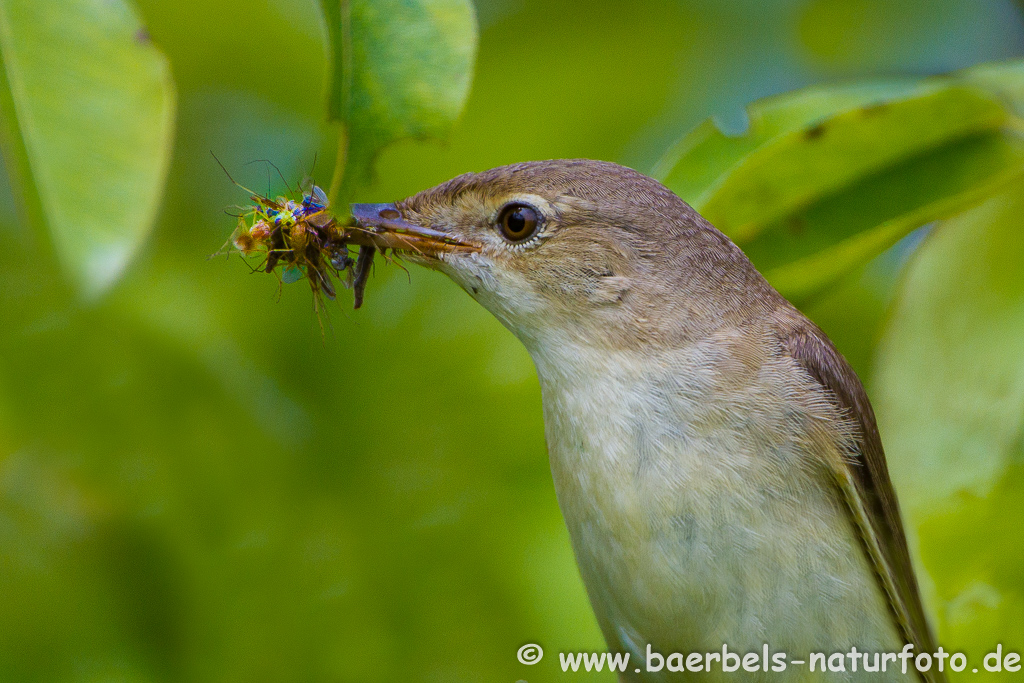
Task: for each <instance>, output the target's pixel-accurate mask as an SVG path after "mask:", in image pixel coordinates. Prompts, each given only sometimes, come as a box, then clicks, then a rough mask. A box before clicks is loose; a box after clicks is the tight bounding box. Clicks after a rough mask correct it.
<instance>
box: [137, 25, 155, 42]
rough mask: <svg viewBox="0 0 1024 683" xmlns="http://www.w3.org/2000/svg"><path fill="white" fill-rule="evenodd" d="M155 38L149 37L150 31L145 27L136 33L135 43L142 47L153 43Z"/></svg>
mask: <svg viewBox="0 0 1024 683" xmlns="http://www.w3.org/2000/svg"><path fill="white" fill-rule="evenodd" d="M152 40H153V36H151V35H149V31H148V30H146V28H145V27H143V28H140V29H139V30H138V31H136V32H135V42H136V43H140V44H142V45H148V44H149V43H150V42H152Z"/></svg>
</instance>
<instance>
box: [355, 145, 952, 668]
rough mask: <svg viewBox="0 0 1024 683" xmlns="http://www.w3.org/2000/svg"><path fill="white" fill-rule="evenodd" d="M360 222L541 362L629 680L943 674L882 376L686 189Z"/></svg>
mask: <svg viewBox="0 0 1024 683" xmlns="http://www.w3.org/2000/svg"><path fill="white" fill-rule="evenodd" d="M352 215H353V217H354V218H355V220H356V222H357V224H358V225H359V226H360V227H361V229H363V230H366V231H367V232H368V233H369V234H370V235H371V237H370V238H367V239H370V241H371V242H372V243H373V244H375V245H376V246H377V247H378V248H385V249H386V248H391V249H393V250H395V251H396V252H397V253H399V254H401V255H402V256H403V257H404V258H406V259H408V260H410V261H412V262H415V263H417V264H420V265H423V266H426V267H428V268H432V269H435V270H438V271H440V272H442V273H444V274H446V275H447V276H448V277H450V278H451V279H452V280H453V281H454V282H455V283H457V284H458V285H459V286H461V287H462V289H464V290H465V291H466V292H467V293H468V294H469V295H470V296H471V297H472V298H473V299H475V300H476V301H477V302H479V303H480V304H481V305H482V306H483V307H484V308H486V309H487V310H488V311H490V313H491V314H493V315H494V316H495V317H496V318H497V319H498V320H499V321H500V322H501V323H502V324H503V325H504V326H505V327H506V328H508V329H509V330H510V331H511V332H512V333H513V334H514V335H515V336H516V337H517V338H518V339H519V340H520V341H521V342H522V343H523V345H524V346H525V347H526V349H527V351H528V352H529V354H530V356H531V358H532V360H533V363H534V365H535V367H536V371H537V375H538V378H539V383H540V388H541V399H542V410H543V416H544V433H545V440H546V443H547V449H548V456H549V460H550V468H551V473H552V477H553V481H554V486H555V491H556V494H557V499H558V503H559V507H560V509H561V512H562V515H563V517H564V520H565V524H566V526H567V528H568V531H569V536H570V539H571V543H572V548H573V552H574V554H575V558H576V563H577V566H578V568H579V572H580V575H581V577H582V580H583V583H584V585H585V587H586V590H587V594H588V597H589V599H590V603H591V606H592V608H593V611H594V614H595V616H596V618H597V622H598V624H599V626H600V628H601V631H602V633H603V635H604V638H605V640H606V641H607V645H608V647H609V649H610V650H612V651H615V652H617V653H628V654H629V655H630V659H629V660H628V661H629V662H630V664H629V666H628V667H624V670H623V671H621V672H620V673H619V676H620V680H621V681H624V682H625V681H663V680H666V681H672V680H692V678H694V677H696V678H702V680H737V676H738V677H739V678H738V680H750V681H761V680H764V681H767V680H773V681H788V680H804V679H805V678H806V677H808V676H811V677H812V678H815V680H817V678H816V677H819V676H820V677H821V679H822V680H835V681H859V680H871V681H911V680H914V681H926V682H928V683H937V682H940V681H944V680H945V674H944V670H945V669H944V670H943V671H939V668H940V666H941V664H942V663H943V661H944V660H943V659H942V658H941V656H939V657H938V658H937V661H936V665H931V663H932V661H933V658H934V657H936V655H935V653H936V652H937V651H936V645H935V639H934V636H933V634H932V631H931V630H930V628H929V624H928V621H927V618H926V615H925V610H924V608H923V606H922V601H921V596H920V590H919V588H918V584H917V581H916V579H915V575H914V570H913V566H912V564H911V559H910V554H909V552H908V546H907V540H906V536H905V532H904V527H903V523H902V520H901V515H900V510H899V504H898V501H897V497H896V493H895V491H894V489H893V486H892V483H891V481H890V478H889V474H888V470H887V466H886V460H885V455H884V451H883V448H882V442H881V439H880V435H879V432H878V428H877V426H876V422H875V417H874V414H873V412H872V408H871V404H870V402H869V400H868V397H867V394H866V393H865V390H864V387H863V385H862V384H861V382H860V380H859V379H858V377H857V375H856V374H855V372H854V371H853V369H852V368H851V366H850V365H849V364H848V363H847V361H846V360H845V359H844V358H843V356H842V355H841V353H840V352H839V351H838V350H837V349H836V347H835V346H834V345H833V343H832V342H831V341H830V340H829V338H828V337H827V336H826V335H825V333H824V332H823V331H822V330H821V329H820V328H819V327H817V326H816V325H815V324H814V323H813V322H811V321H810V320H809V319H808V318H807V317H806V316H804V315H803V314H802V313H801V312H800V311H799V310H798V309H797V308H796V307H795V306H793V305H792V304H791V303H790V302H789V301H787V300H786V299H785V298H784V297H783V296H782V295H780V294H779V293H778V292H777V291H776V290H775V289H774V288H773V287H772V286H771V285H770V284H769V283H768V282H767V281H766V280H765V278H764V277H763V276H762V275H761V274H760V273H759V272H758V271H757V270H756V268H755V267H754V266H753V264H752V263H751V262H750V260H749V259H748V258H747V257H746V255H744V253H743V252H742V251H741V250H740V249H739V247H737V246H736V245H735V244H734V243H733V242H732V241H731V240H730V239H729V238H728V237H727V236H726V235H724V234H723V233H722V232H720V231H719V230H717V229H716V228H715V227H713V226H712V225H711V224H710V223H709V222H708V221H707V220H705V219H704V218H703V217H702V216H701V215H700V214H699V213H698V212H697V211H696V210H694V209H693V208H692V207H691V206H690V205H688V204H687V203H686V202H684V201H683V200H682V199H681V198H679V197H678V196H676V195H675V194H674V193H673V192H672V191H671V190H669V189H668V188H666V187H665V186H664V185H662V184H661V183H659V182H658V181H656V180H654V179H653V178H650V177H648V176H646V175H643V174H641V173H639V172H637V171H634V170H632V169H629V168H626V167H623V166H620V165H617V164H614V163H610V162H603V161H594V160H587V159H558V160H549V161H534V162H524V163H517V164H512V165H508V166H502V167H498V168H494V169H491V170H487V171H483V172H479V173H466V174H463V175H460V176H458V177H455V178H453V179H451V180H449V181H448V182H445V183H443V184H441V185H438V186H436V187H433V188H431V189H427V190H424V191H422V192H419V193H417V194H415V195H412V196H410V197H408V198H406V199H404V200H401V201H397V202H394V203H389V204H353V205H352ZM942 652H943V651H942V650H941V649H939V650H938V653H939V654H940V655H941V653H942ZM693 653H698V655H699V656H697V657H691V655H693ZM699 653H705V654H704V655H700V654H699ZM712 653H714V654H712ZM729 653H738V656H745V655H751V654H754V655H756V656H755V658H754V659H743V660H742V661H743V668H740V669H733V668H731V667H738V665H739V659H738V658H737V659H733V658H731V657H730V656H729ZM779 653H782V657H781V659H780V658H778V657H777V655H778V654H779ZM815 653H817V654H818V655H821V656H820V657H819V658H818V659H817V660H815V658H814V657H813V655H814V654H815ZM879 653H881V654H882V661H881V664H882V665H883V667H884V671H879V670H878V669H879V659H878V655H879ZM886 653H902V657H900V658H897V657H895V656H892V657H891V658H888V659H887V658H886ZM922 654H928V655H929V658H928V660H927V663H928V664H929V665H930V668H929V670H928V671H923V672H922V671H919V670H918V668H917V667H915V665H914V662H915V657H919V656H921V655H922ZM717 655H721V657H718V656H717ZM861 655H863V657H862V656H861ZM869 655H870V656H869ZM688 657H689V658H688ZM659 658H660V659H659ZM908 659H909V666H907V663H908ZM698 660H699V661H698ZM921 661H922V662H924V660H921ZM691 662H692V665H691ZM727 663H728V667H730V668H725V667H726V664H727ZM748 663H749V664H751V666H747V664H748ZM777 664H782V665H783V668H782V669H781V670H780V669H778V668H776V665H777ZM815 664H816V665H817V667H816V669H815V670H816V671H819V672H821V671H825V672H826V673H816V674H810V673H809V671H810V668H809V667H811V666H813V665H815ZM705 666H706V668H705ZM872 668H874V669H875V670H874V671H871V669H872ZM866 669H867V670H866ZM737 670H738V673H734V672H735V671H737Z"/></svg>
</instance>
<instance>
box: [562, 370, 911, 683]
mask: <svg viewBox="0 0 1024 683" xmlns="http://www.w3.org/2000/svg"><path fill="white" fill-rule="evenodd" d="M546 384H547V383H546V382H545V381H544V378H543V375H542V387H543V389H544V405H545V424H546V430H547V439H548V447H549V454H550V457H551V466H552V473H553V475H554V479H555V485H556V490H557V493H558V499H559V504H560V506H561V508H562V512H563V515H564V517H565V521H566V524H567V526H568V529H569V532H570V535H571V537H572V542H573V548H574V551H575V554H576V559H577V563H578V565H579V568H580V572H581V575H582V577H583V580H584V583H585V585H586V587H587V591H588V594H589V596H590V600H591V603H592V605H593V608H594V611H595V613H596V615H597V618H598V621H599V623H600V625H601V628H602V630H603V632H604V634H605V637H606V639H607V640H608V643H609V646H610V647H613V648H619V649H622V650H625V651H628V652H630V654H631V664H630V669H633V668H637V667H638V668H641V672H640V673H639V674H637V673H636V672H633V671H631V672H630V676H636V679H637V680H663V679H666V675H667V673H668V672H667V671H666V670H665V669H662V670H661V671H660V672H657V673H653V672H652V673H648V672H647V671H646V670H645V665H646V661H645V660H646V654H647V648H648V645H649V646H650V647H651V648H652V650H653V651H656V652H659V653H662V654H663V655H668V654H670V653H674V652H680V653H683V654H684V655H686V654H689V653H693V652H700V653H716V652H717V653H721V652H722V649H723V646H726V647H727V648H728V650H729V651H730V652H734V653H738V654H739V655H740V656H741V657H742V656H743V654H745V653H751V652H753V653H763V648H764V646H765V645H767V646H768V648H769V651H770V652H772V653H780V652H782V653H786V661H787V662H788V661H804V662H806V664H804V665H799V664H792V665H787V668H786V670H785V671H784V672H777V671H769V672H767V673H765V672H763V671H762V672H747V673H744V672H743V670H742V669H741V670H740V674H739V675H740V676H741V678H742V677H745V678H746V680H757V679H759V678H761V677H764V680H769V679H771V680H799V679H801V678H803V677H805V676H808V675H810V674H809V662H810V655H811V653H822V654H824V655H825V656H826V659H827V658H828V657H829V656H830V655H832V654H834V653H837V652H842V653H849V652H850V651H851V648H853V647H856V648H857V650H858V651H859V652H868V653H874V652H898V651H899V650H900V648H901V647H902V642H901V641H900V638H899V637H898V635H897V631H896V629H895V627H894V626H893V623H892V620H891V617H890V614H889V611H888V610H889V608H888V605H887V603H886V601H885V599H884V597H883V594H882V591H881V589H880V588H879V585H878V582H877V579H876V578H875V575H874V573H873V570H872V568H871V566H870V564H869V562H868V560H867V557H866V554H865V552H864V551H863V549H862V545H861V541H860V539H859V538H858V537H857V536H856V532H855V529H854V526H853V525H852V523H851V521H850V519H849V515H848V513H847V511H846V508H845V506H844V503H843V501H842V500H841V498H840V497H839V493H838V490H837V488H836V487H835V486H834V485H833V484H832V483H831V482H830V481H829V480H828V478H827V476H825V474H824V472H823V470H822V468H820V467H816V466H815V464H814V463H813V462H809V458H808V456H807V454H806V452H805V451H806V448H807V444H806V443H803V440H802V439H801V438H800V435H794V434H792V433H779V434H773V433H772V432H773V430H772V429H770V428H767V429H766V428H765V427H764V425H766V424H771V423H772V420H771V416H765V415H757V412H758V411H759V410H763V406H759V405H758V404H757V402H755V403H754V404H751V405H750V406H749V409H748V410H746V411H743V410H738V409H737V405H736V401H734V402H731V403H729V404H728V406H727V407H726V408H723V406H722V405H717V406H716V405H714V401H712V400H710V399H708V400H703V401H702V400H694V399H695V398H696V399H699V397H692V396H687V395H686V393H685V392H682V393H680V392H671V391H666V390H665V387H663V386H661V387H659V382H658V381H650V380H648V381H644V382H641V383H638V382H635V381H616V378H615V377H614V375H608V374H606V375H604V376H603V378H602V379H601V381H599V382H596V383H592V382H587V385H586V387H580V389H583V390H582V391H578V392H576V391H571V390H570V391H569V392H565V391H564V387H566V386H571V385H567V384H566V383H565V382H563V383H562V385H561V386H560V387H558V388H552V387H550V386H546ZM638 386H639V387H643V388H642V389H641V390H640V391H638V390H637V389H636V387H638ZM669 396H672V397H673V398H668V397H669ZM737 401H739V399H737ZM762 403H763V401H762ZM780 410H781V411H782V412H784V413H785V412H787V411H791V410H792V407H789V408H780ZM780 424H790V423H785V422H782V423H780ZM777 431H786V430H777ZM676 661H677V662H678V661H679V660H676ZM833 662H834V663H835V662H836V660H833ZM868 663H869V664H871V663H872V660H871V659H870V658H869V662H868ZM896 664H899V662H898V661H897V662H896ZM851 666H852V664H851V660H850V658H848V657H844V661H843V667H844V668H845V669H846V670H845V671H842V672H831V673H829V674H828V675H827V677H826V678H827V679H828V680H851V681H853V680H862V679H863V680H868V679H870V680H873V681H886V680H907V678H906V677H905V676H902V675H897V674H898V671H899V667H897V666H896V665H895V664H892V663H889V664H888V667H889V674H888V675H886V674H882V673H865V672H863V665H862V663H861V662H858V671H857V673H854V672H853V671H852V670H851ZM714 667H715V665H714V664H713V668H714ZM716 670H717V672H718V673H717V676H722V677H723V680H729V679H730V675H732V676H735V675H736V674H729V673H723V672H722V669H721V664H718V665H717V669H716ZM819 670H820V667H819ZM893 672H896V673H893ZM694 675H697V676H702V677H703V678H705V679H709V680H714V679H715V678H716V674H715V673H713V672H712V673H711V674H710V675H709V673H706V672H705V673H702V674H694ZM820 675H821V674H820V673H819V674H815V678H817V677H819V676H820ZM686 677H687V674H684V673H678V674H672V675H670V676H668V678H667V680H674V679H676V678H679V679H685V678H686Z"/></svg>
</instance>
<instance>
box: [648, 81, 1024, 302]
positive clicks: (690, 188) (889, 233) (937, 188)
mask: <svg viewBox="0 0 1024 683" xmlns="http://www.w3.org/2000/svg"><path fill="white" fill-rule="evenodd" d="M1013 66H1015V65H1011V64H1006V65H1002V70H1001V71H999V74H998V78H997V76H996V75H993V74H989V75H987V76H985V74H983V73H982V72H981V71H979V70H977V69H975V70H972V71H970V72H962V73H959V74H954V75H952V76H948V77H943V78H929V79H923V80H920V79H918V80H910V79H904V80H888V81H880V82H873V81H872V82H864V83H858V84H852V85H845V86H841V87H835V88H830V87H815V88H809V89H806V90H802V91H797V92H795V93H789V94H786V95H782V96H778V97H773V98H769V99H768V100H764V101H762V102H760V103H755V104H754V105H752V106H751V107H750V110H749V117H750V127H749V130H748V131H747V132H746V133H745V134H743V135H741V136H736V137H728V136H726V135H725V134H723V133H722V132H720V131H719V130H718V129H717V128H716V127H715V126H714V124H713V123H710V122H706V123H705V124H703V125H702V126H700V127H698V128H697V129H696V130H695V131H694V133H692V134H691V135H689V136H688V137H687V138H685V139H684V140H683V141H682V142H681V143H680V144H679V145H677V147H676V148H675V149H674V150H673V151H672V152H670V153H669V154H668V155H666V157H665V159H664V160H663V161H662V163H661V164H659V166H658V169H657V171H656V173H657V174H659V175H660V176H661V177H663V178H664V181H665V183H666V184H667V185H668V186H669V187H670V188H671V189H672V190H674V191H675V192H676V193H677V194H679V195H680V196H682V197H683V198H684V199H687V200H689V201H691V202H692V203H693V205H694V207H695V208H696V209H697V210H698V211H700V212H701V213H702V214H703V215H704V216H705V217H706V218H707V219H708V220H710V221H711V222H712V223H713V224H714V225H716V226H717V227H718V228H719V229H721V230H722V231H723V232H725V233H726V234H727V235H729V236H730V237H731V238H732V239H733V240H735V241H736V242H737V243H738V244H740V245H741V246H742V247H743V248H744V251H746V252H747V254H748V255H749V256H750V257H751V259H752V260H753V261H754V263H755V265H757V266H758V268H759V269H761V270H762V272H764V273H765V275H766V276H767V277H768V279H769V280H770V281H771V282H772V284H773V285H775V286H776V288H778V289H779V291H781V292H782V293H783V294H784V295H786V296H787V297H789V298H791V299H793V300H796V301H798V302H800V301H801V300H806V299H808V298H809V297H811V296H813V295H815V294H817V293H819V292H820V291H821V290H822V289H823V288H825V287H826V286H828V285H830V284H832V283H833V282H835V281H836V280H838V279H839V278H841V277H843V276H844V275H846V274H847V273H849V272H851V271H852V270H854V269H856V268H857V267H859V266H862V265H863V264H864V263H866V262H867V261H869V260H870V259H871V258H873V257H875V256H877V255H878V254H880V253H882V252H883V251H884V250H885V249H887V248H889V247H890V246H892V245H893V244H895V243H896V242H897V241H898V240H899V239H900V238H902V237H903V236H905V235H906V234H908V233H909V232H910V231H912V230H914V229H915V228H917V227H919V226H921V225H923V224H925V223H928V222H930V221H933V220H937V219H940V218H945V217H949V216H951V215H954V214H956V213H958V212H959V211H962V210H963V209H965V208H967V207H970V206H972V205H974V204H977V203H978V202H980V201H982V200H984V199H985V198H986V197H989V196H992V195H993V194H994V193H996V192H998V191H999V190H1000V188H1002V187H1003V186H1005V185H1006V184H1007V183H1009V182H1011V181H1013V180H1015V179H1018V178H1019V177H1020V175H1021V173H1022V172H1024V147H1022V145H1021V144H1020V139H1021V136H1020V132H1021V129H1020V119H1018V118H1017V117H1016V116H1015V115H1014V113H1013V106H1012V103H1011V102H1010V97H1009V95H1007V94H1006V93H1007V92H1008V91H1009V89H1010V88H1011V86H1013V85H1015V84H1016V83H1017V81H1016V80H1015V78H1017V79H1018V80H1020V79H1024V69H1020V68H1016V69H1014V68H1012V67H1013ZM983 76H985V77H983ZM997 81H998V84H999V88H997V87H996V84H997ZM1019 87H1021V88H1022V89H1024V85H1020V86H1019Z"/></svg>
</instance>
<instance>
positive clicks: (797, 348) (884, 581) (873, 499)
mask: <svg viewBox="0 0 1024 683" xmlns="http://www.w3.org/2000/svg"><path fill="white" fill-rule="evenodd" d="M800 318H803V316H800ZM794 322H795V321H794ZM780 341H781V342H782V346H783V348H784V349H785V351H786V352H787V353H788V354H789V355H790V356H791V357H792V358H793V359H794V360H796V361H797V363H799V364H800V365H801V366H802V367H803V368H804V369H805V370H806V371H807V373H808V374H809V375H810V376H811V377H812V378H813V379H814V380H815V381H816V382H817V383H818V384H820V385H821V386H822V387H823V388H824V389H825V390H826V393H827V394H828V396H829V399H830V400H831V401H833V402H834V404H835V405H836V406H837V407H838V408H839V409H840V411H841V412H842V413H843V414H844V415H846V416H847V417H848V418H850V419H851V420H852V421H853V423H854V427H855V431H856V452H853V453H848V454H846V455H847V456H848V457H847V458H846V459H845V462H846V466H845V467H842V468H841V469H842V470H843V471H839V472H836V480H837V484H838V486H839V487H840V489H841V490H842V493H843V497H844V499H845V500H846V503H847V505H848V506H849V508H850V513H851V516H852V518H853V520H854V522H855V524H856V526H857V527H858V529H859V531H860V535H861V538H862V540H863V541H864V547H865V551H866V552H867V554H868V556H869V559H870V560H871V562H872V564H873V565H874V567H875V569H876V574H877V576H878V580H879V583H880V585H881V587H882V590H883V592H884V594H885V595H886V596H887V597H888V599H889V604H890V606H891V608H892V611H893V616H894V618H895V619H896V621H897V623H898V624H899V626H900V630H901V632H902V633H903V637H904V638H905V639H906V642H910V643H913V644H914V647H915V648H916V652H919V653H920V652H929V653H932V652H935V640H934V638H933V636H932V633H931V630H930V629H929V627H928V621H927V619H926V618H925V614H924V608H923V606H922V603H921V594H920V592H919V590H918V586H917V579H916V578H915V576H914V568H913V566H912V565H911V562H910V553H909V551H908V549H907V540H906V537H905V535H904V532H903V522H902V519H901V517H900V508H899V504H898V503H897V501H896V493H895V491H894V490H893V488H892V482H891V481H890V480H889V469H888V467H887V466H886V463H885V452H884V451H883V450H882V440H881V438H880V437H879V434H878V426H877V425H876V424H875V414H874V411H873V410H872V409H871V403H870V402H869V401H868V397H867V394H866V393H865V391H864V386H863V385H862V384H861V382H860V379H858V377H857V375H856V373H855V372H854V371H853V368H851V367H850V364H849V363H847V362H846V359H845V358H843V356H842V354H840V353H839V351H838V350H836V348H835V346H833V345H832V342H831V341H830V340H829V339H828V337H827V336H826V335H825V333H824V332H822V331H821V330H820V329H819V328H818V327H816V326H815V325H814V324H813V323H810V322H809V321H807V320H806V319H803V320H801V321H800V324H797V325H794V326H793V327H792V328H791V329H790V330H788V333H784V334H783V335H782V337H781V339H780ZM921 675H922V677H923V678H924V679H925V680H926V681H930V682H934V683H938V682H940V681H944V680H945V677H944V676H943V675H942V674H940V673H939V672H937V671H936V669H935V667H932V669H931V671H929V672H927V673H923V674H921Z"/></svg>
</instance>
